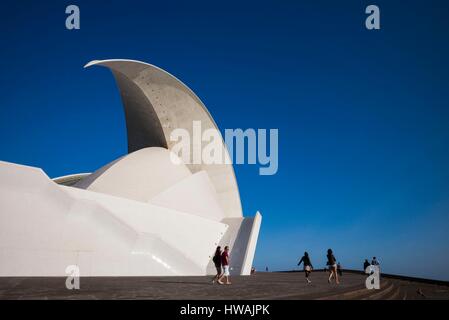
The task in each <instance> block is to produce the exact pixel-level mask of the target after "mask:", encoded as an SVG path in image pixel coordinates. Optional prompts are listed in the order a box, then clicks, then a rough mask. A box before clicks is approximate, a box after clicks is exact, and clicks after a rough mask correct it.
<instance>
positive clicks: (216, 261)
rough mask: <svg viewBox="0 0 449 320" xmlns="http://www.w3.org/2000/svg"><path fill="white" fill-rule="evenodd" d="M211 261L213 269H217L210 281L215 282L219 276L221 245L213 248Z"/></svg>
mask: <svg viewBox="0 0 449 320" xmlns="http://www.w3.org/2000/svg"><path fill="white" fill-rule="evenodd" d="M212 261H213V262H214V265H215V269H216V270H217V274H216V275H215V277H214V278H213V279H212V283H215V281H217V280H218V279H220V277H221V247H220V246H218V247H217V249H216V250H215V254H214V257H213V258H212Z"/></svg>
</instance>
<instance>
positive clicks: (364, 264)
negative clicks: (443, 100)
mask: <svg viewBox="0 0 449 320" xmlns="http://www.w3.org/2000/svg"><path fill="white" fill-rule="evenodd" d="M370 265H371V264H370V263H369V262H368V259H365V262H364V263H363V273H365V271H366V268H368V267H369V266H370Z"/></svg>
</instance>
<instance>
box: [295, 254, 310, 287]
mask: <svg viewBox="0 0 449 320" xmlns="http://www.w3.org/2000/svg"><path fill="white" fill-rule="evenodd" d="M301 263H304V273H305V275H306V281H307V283H311V282H312V281H310V280H309V275H310V273H311V272H312V269H313V266H312V262H311V261H310V258H309V254H308V253H307V251H306V252H304V256H303V257H302V258H301V260H299V262H298V266H299V265H300V264H301Z"/></svg>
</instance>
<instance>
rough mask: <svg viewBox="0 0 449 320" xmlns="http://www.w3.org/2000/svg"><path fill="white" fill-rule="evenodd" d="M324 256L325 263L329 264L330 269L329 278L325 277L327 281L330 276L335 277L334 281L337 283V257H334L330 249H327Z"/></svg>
mask: <svg viewBox="0 0 449 320" xmlns="http://www.w3.org/2000/svg"><path fill="white" fill-rule="evenodd" d="M326 257H327V265H328V266H329V270H330V275H329V279H327V282H329V283H331V280H332V277H335V283H336V284H339V283H340V280H339V279H338V274H337V259H335V257H334V254H333V252H332V249H328V250H327V255H326Z"/></svg>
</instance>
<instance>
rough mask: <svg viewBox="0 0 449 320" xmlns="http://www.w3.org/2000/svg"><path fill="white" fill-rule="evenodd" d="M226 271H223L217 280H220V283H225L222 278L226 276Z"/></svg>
mask: <svg viewBox="0 0 449 320" xmlns="http://www.w3.org/2000/svg"><path fill="white" fill-rule="evenodd" d="M225 272H226V271H225ZM225 272H223V273H222V274H221V275H220V277H219V278H218V280H217V282H218V283H219V284H223V281H222V279H223V277H224V276H225Z"/></svg>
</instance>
